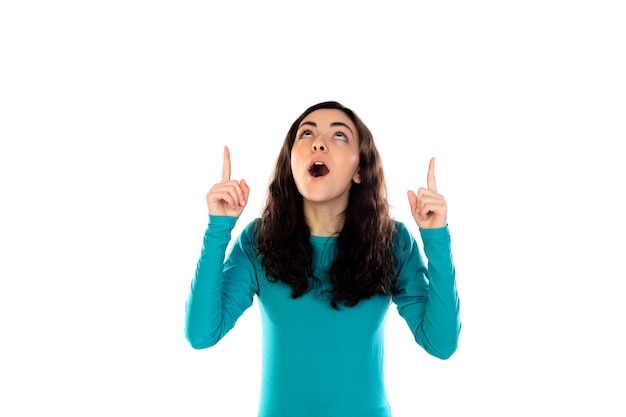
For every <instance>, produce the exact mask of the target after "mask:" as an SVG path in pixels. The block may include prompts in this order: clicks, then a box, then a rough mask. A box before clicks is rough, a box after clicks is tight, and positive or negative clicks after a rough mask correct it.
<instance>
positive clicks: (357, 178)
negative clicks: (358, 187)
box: [352, 170, 361, 184]
mask: <svg viewBox="0 0 626 417" xmlns="http://www.w3.org/2000/svg"><path fill="white" fill-rule="evenodd" d="M352 182H354V183H355V184H360V183H361V174H360V173H359V171H358V170H357V172H355V173H354V175H353V176H352Z"/></svg>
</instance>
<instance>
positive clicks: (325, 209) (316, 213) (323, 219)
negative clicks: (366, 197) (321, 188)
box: [304, 201, 346, 236]
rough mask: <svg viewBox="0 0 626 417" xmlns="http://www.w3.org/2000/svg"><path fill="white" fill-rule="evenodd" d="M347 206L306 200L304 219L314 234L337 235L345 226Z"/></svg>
mask: <svg viewBox="0 0 626 417" xmlns="http://www.w3.org/2000/svg"><path fill="white" fill-rule="evenodd" d="M345 209H346V208H345V207H332V206H331V207H329V206H328V205H320V204H316V203H312V202H310V201H309V202H307V201H305V202H304V220H305V221H306V223H307V225H308V226H309V230H310V232H311V235H312V236H336V235H337V234H339V232H340V231H341V229H342V228H343V222H344V211H345Z"/></svg>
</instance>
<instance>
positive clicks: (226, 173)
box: [206, 146, 250, 217]
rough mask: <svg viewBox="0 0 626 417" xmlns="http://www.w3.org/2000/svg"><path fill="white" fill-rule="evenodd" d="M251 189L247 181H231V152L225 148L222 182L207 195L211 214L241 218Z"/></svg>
mask: <svg viewBox="0 0 626 417" xmlns="http://www.w3.org/2000/svg"><path fill="white" fill-rule="evenodd" d="M249 195H250V187H248V184H246V180H244V179H242V180H241V181H236V180H231V179H230V151H229V150H228V146H224V165H223V166H222V182H220V183H217V184H215V185H214V186H213V187H212V188H211V190H210V191H209V192H208V193H207V195H206V202H207V206H208V207H209V214H212V215H216V216H233V217H239V216H240V215H241V213H242V212H243V209H244V207H245V206H246V204H247V203H248V196H249Z"/></svg>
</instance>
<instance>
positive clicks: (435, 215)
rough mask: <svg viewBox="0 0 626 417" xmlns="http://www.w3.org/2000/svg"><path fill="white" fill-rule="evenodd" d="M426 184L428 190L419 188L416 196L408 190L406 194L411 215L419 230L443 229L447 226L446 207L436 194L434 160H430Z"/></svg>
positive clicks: (441, 197)
mask: <svg viewBox="0 0 626 417" xmlns="http://www.w3.org/2000/svg"><path fill="white" fill-rule="evenodd" d="M426 183H427V185H428V188H419V189H418V190H417V195H416V194H415V193H414V192H413V191H410V190H409V192H408V193H407V194H408V197H409V205H410V206H411V214H412V215H413V218H414V219H415V222H416V223H417V225H418V226H419V227H420V228H421V229H434V228H437V227H444V226H446V225H447V224H448V206H447V205H446V200H445V199H444V198H443V196H442V195H441V194H439V193H437V183H436V182H435V158H431V159H430V164H429V165H428V176H427V177H426Z"/></svg>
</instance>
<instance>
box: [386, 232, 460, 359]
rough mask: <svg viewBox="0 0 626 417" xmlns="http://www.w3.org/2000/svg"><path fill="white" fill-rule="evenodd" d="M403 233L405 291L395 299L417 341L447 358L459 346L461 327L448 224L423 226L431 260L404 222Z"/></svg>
mask: <svg viewBox="0 0 626 417" xmlns="http://www.w3.org/2000/svg"><path fill="white" fill-rule="evenodd" d="M399 234H400V236H399V239H400V242H399V251H400V252H399V265H398V272H399V275H400V286H401V290H402V291H401V293H400V294H398V295H396V296H394V302H395V303H396V304H397V306H398V312H399V313H400V315H401V316H402V317H403V318H404V319H405V321H406V322H407V324H408V325H409V328H410V329H411V331H412V332H413V335H414V337H415V341H416V342H417V343H418V344H419V345H420V346H422V347H423V348H424V349H425V350H426V351H427V352H428V353H429V354H431V355H433V356H435V357H438V358H440V359H447V358H449V357H450V356H452V354H453V353H454V352H455V351H456V349H457V345H458V338H459V333H460V330H461V320H460V312H459V296H458V292H457V287H456V270H455V267H454V263H453V260H452V250H451V243H450V232H449V229H448V227H447V226H446V227H443V228H438V229H420V235H421V238H422V241H423V243H424V253H425V255H426V258H427V259H428V263H427V264H426V263H424V261H423V259H422V256H421V254H420V252H419V249H418V246H417V243H416V241H415V239H414V238H413V236H412V235H411V234H410V233H409V232H408V230H407V229H406V228H405V226H404V225H402V226H401V227H400V230H399Z"/></svg>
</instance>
